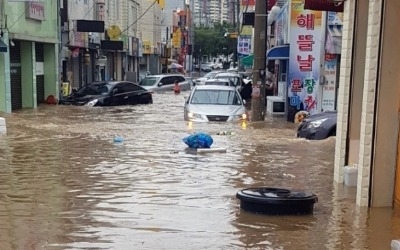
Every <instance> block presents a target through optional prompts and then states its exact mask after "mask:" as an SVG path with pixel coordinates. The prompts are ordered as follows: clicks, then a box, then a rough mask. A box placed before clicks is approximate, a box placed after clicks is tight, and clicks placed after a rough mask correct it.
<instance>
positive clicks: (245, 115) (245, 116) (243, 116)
mask: <svg viewBox="0 0 400 250" xmlns="http://www.w3.org/2000/svg"><path fill="white" fill-rule="evenodd" d="M236 119H237V120H247V114H241V115H237V116H236Z"/></svg>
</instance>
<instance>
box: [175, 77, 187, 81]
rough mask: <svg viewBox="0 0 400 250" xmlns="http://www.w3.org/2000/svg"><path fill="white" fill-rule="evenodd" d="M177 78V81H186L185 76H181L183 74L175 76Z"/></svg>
mask: <svg viewBox="0 0 400 250" xmlns="http://www.w3.org/2000/svg"><path fill="white" fill-rule="evenodd" d="M177 78H178V82H184V81H186V79H185V77H183V76H177Z"/></svg>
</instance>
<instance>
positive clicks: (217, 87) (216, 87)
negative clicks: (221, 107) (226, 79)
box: [195, 85, 236, 90]
mask: <svg viewBox="0 0 400 250" xmlns="http://www.w3.org/2000/svg"><path fill="white" fill-rule="evenodd" d="M195 90H236V88H235V87H233V86H221V85H198V86H196V87H195Z"/></svg>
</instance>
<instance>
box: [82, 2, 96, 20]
mask: <svg viewBox="0 0 400 250" xmlns="http://www.w3.org/2000/svg"><path fill="white" fill-rule="evenodd" d="M94 6H96V1H93V5H92V7H91V8H90V9H89V10H88V11H87V12H86V14H85V15H84V16H83V17H82V19H84V18H85V17H86V16H87V15H88V14H89V13H90V11H92V9H93V8H94Z"/></svg>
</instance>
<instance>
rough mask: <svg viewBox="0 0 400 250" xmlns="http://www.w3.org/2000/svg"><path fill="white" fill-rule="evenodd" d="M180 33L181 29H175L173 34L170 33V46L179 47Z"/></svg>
mask: <svg viewBox="0 0 400 250" xmlns="http://www.w3.org/2000/svg"><path fill="white" fill-rule="evenodd" d="M181 40H182V33H181V29H179V28H178V29H176V30H175V31H174V33H172V46H173V47H175V48H180V47H181Z"/></svg>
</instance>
